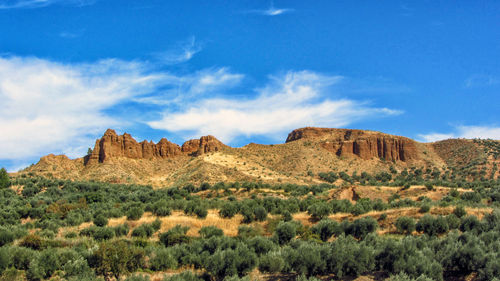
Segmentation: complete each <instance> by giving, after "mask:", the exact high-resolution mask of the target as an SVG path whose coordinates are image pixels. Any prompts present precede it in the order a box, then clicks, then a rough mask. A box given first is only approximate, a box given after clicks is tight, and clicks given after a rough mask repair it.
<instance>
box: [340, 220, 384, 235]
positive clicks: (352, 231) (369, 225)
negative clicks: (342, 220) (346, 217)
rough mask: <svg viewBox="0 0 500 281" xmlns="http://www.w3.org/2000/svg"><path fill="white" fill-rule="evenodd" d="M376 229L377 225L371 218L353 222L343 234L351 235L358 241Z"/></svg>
mask: <svg viewBox="0 0 500 281" xmlns="http://www.w3.org/2000/svg"><path fill="white" fill-rule="evenodd" d="M377 228H378V223H377V221H376V220H375V219H373V218H372V217H365V218H361V219H357V220H355V221H353V222H352V223H351V224H349V225H348V226H347V228H346V229H345V233H346V234H349V235H352V236H354V237H356V238H358V239H363V238H365V237H366V236H367V235H368V234H369V233H372V232H375V231H376V230H377Z"/></svg>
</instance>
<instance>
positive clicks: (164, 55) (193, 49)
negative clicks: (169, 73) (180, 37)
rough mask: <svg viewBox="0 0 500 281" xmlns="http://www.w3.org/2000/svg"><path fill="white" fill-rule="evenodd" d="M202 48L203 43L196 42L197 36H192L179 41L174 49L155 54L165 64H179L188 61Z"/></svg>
mask: <svg viewBox="0 0 500 281" xmlns="http://www.w3.org/2000/svg"><path fill="white" fill-rule="evenodd" d="M201 50H202V47H201V44H199V43H197V42H196V38H195V37H194V36H191V37H190V38H188V39H187V40H185V41H181V42H178V43H177V44H175V46H174V47H173V48H172V49H169V50H167V51H165V52H161V53H156V54H154V56H155V57H156V58H157V59H158V60H159V61H160V62H161V63H164V64H178V63H182V62H186V61H188V60H190V59H191V58H193V56H194V55H195V54H196V53H198V52H200V51H201Z"/></svg>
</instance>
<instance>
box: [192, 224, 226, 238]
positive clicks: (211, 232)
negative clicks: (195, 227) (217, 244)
mask: <svg viewBox="0 0 500 281" xmlns="http://www.w3.org/2000/svg"><path fill="white" fill-rule="evenodd" d="M198 233H200V236H201V237H202V238H205V239H208V238H210V237H219V236H224V232H223V231H222V229H220V228H218V227H216V226H204V227H202V228H201V229H200V230H199V231H198Z"/></svg>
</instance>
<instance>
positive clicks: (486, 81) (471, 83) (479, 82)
mask: <svg viewBox="0 0 500 281" xmlns="http://www.w3.org/2000/svg"><path fill="white" fill-rule="evenodd" d="M464 84H465V87H466V88H478V87H487V86H492V85H497V84H500V78H499V77H494V76H492V75H484V74H474V75H471V76H470V77H468V78H467V79H465V81H464Z"/></svg>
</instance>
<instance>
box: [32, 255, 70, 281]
mask: <svg viewBox="0 0 500 281" xmlns="http://www.w3.org/2000/svg"><path fill="white" fill-rule="evenodd" d="M60 267H61V264H60V262H59V259H58V256H57V253H56V252H55V251H54V250H52V249H49V250H44V251H42V252H41V253H40V255H38V256H37V257H35V258H34V259H33V260H32V262H31V263H30V266H29V268H28V271H27V272H26V277H28V279H29V280H39V279H45V278H49V277H51V276H52V274H53V273H54V272H55V271H56V270H58V269H60Z"/></svg>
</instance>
